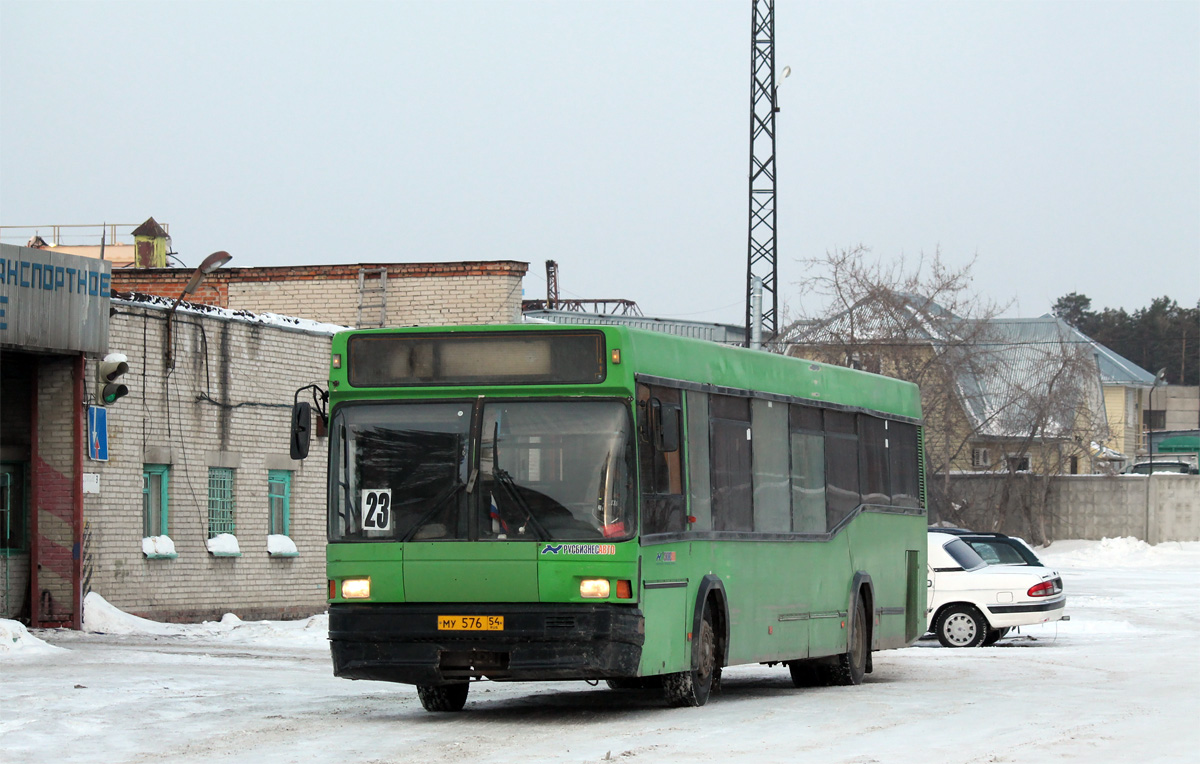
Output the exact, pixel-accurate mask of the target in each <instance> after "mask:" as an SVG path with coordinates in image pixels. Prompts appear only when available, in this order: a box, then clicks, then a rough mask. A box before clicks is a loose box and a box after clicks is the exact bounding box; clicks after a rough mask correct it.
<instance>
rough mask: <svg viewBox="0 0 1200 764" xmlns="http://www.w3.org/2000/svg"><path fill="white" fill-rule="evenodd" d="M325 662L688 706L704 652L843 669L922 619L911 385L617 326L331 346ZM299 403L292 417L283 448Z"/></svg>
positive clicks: (917, 415)
mask: <svg viewBox="0 0 1200 764" xmlns="http://www.w3.org/2000/svg"><path fill="white" fill-rule="evenodd" d="M329 386H330V387H329V390H328V394H327V398H326V397H325V396H324V394H317V395H314V400H315V401H316V403H317V404H318V406H320V404H321V403H322V401H324V400H327V403H328V415H327V416H326V415H325V414H324V412H322V413H321V416H322V417H323V421H325V422H327V423H328V437H329V483H328V485H329V496H328V508H329V515H328V523H329V524H328V533H329V544H328V547H327V570H328V580H329V581H328V582H329V638H330V645H331V651H332V656H333V666H334V673H335V674H336V675H337V676H342V677H348V678H351V679H374V680H384V681H393V682H405V683H409V684H414V685H416V686H417V690H418V694H419V696H420V700H421V703H422V705H423V706H424V707H425V708H426V709H428V710H430V711H458V710H460V709H461V708H462V707H463V705H464V703H465V702H466V698H467V692H468V688H469V687H470V682H471V681H473V680H480V679H484V678H486V679H490V680H493V681H526V680H558V679H564V680H566V679H571V680H589V681H595V680H601V679H603V680H607V682H608V684H609V685H610V686H612V687H614V688H618V689H622V688H647V689H649V688H660V689H661V690H662V691H663V692H664V694H665V696H666V699H667V701H668V702H669V703H671V704H673V705H681V706H688V705H690V706H699V705H702V704H704V703H705V702H706V701H707V699H708V697H709V694H710V693H711V692H712V690H713V689H714V687H717V686H718V685H719V682H720V676H721V669H722V667H724V666H731V665H736V664H748V663H766V664H776V663H781V664H785V665H787V666H788V667H789V668H790V671H791V675H792V678H793V680H794V682H795V684H796V685H797V686H804V685H811V684H858V683H860V682H861V681H862V679H863V674H864V673H867V672H870V671H871V668H872V666H871V652H872V651H873V650H882V649H888V648H898V647H904V646H907V645H909V644H911V643H912V642H914V641H915V640H916V639H917V638H918V637H919V636H920V635H921V633H922V632H923V630H924V628H923V627H924V624H925V586H924V578H925V576H924V570H925V545H926V540H925V535H926V530H925V527H926V520H925V509H924V504H925V502H924V495H925V490H924V475H923V470H922V466H921V465H922V461H923V460H922V459H921V458H920V454H921V410H920V401H919V397H918V391H917V389H916V387H915V386H914V385H911V384H909V383H906V382H901V381H898V380H894V379H889V378H886V377H880V376H877V375H872V374H867V373H864V372H860V371H855V370H852V369H847V368H842V367H837V366H829V365H825V364H819V363H813V362H810V361H802V360H798V359H794V358H786V357H783V356H779V355H773V354H770V353H766V352H762V351H753V350H747V349H744V348H734V347H725V346H721V345H717V344H715V343H710V342H705V341H701V340H694V339H688V338H682V337H676V336H671V335H667V334H662V333H656V332H649V331H641V330H635V329H631V328H627V327H621V326H565V325H563V326H556V325H550V324H535V325H519V326H464V327H438V328H411V329H377V330H360V331H350V332H343V333H339V334H337V335H336V336H335V337H334V340H333V348H332V360H331V369H330V379H329ZM310 412H311V407H310V406H309V405H308V404H307V403H306V402H300V403H297V404H296V405H295V408H294V410H293V432H292V447H293V456H294V457H297V458H300V457H303V456H304V455H306V454H307V451H308V438H309V434H308V424H309V418H310Z"/></svg>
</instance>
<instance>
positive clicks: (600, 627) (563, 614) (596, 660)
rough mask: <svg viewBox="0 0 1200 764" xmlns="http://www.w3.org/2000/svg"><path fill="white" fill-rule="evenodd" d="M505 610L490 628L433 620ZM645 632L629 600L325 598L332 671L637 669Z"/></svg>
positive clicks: (514, 674) (426, 673)
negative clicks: (331, 601)
mask: <svg viewBox="0 0 1200 764" xmlns="http://www.w3.org/2000/svg"><path fill="white" fill-rule="evenodd" d="M450 616H479V617H481V618H486V617H487V616H502V617H503V618H504V627H503V629H502V630H496V631H450V630H445V629H439V628H438V623H439V618H441V619H445V618H447V617H450ZM644 641H645V622H644V619H643V617H642V612H641V611H640V610H638V609H637V608H636V607H633V606H630V605H624V606H622V605H576V604H537V603H530V604H489V605H463V604H461V603H454V604H446V605H436V604H433V605H431V604H427V603H420V604H393V605H342V604H336V605H330V607H329V645H330V651H331V653H332V655H333V673H334V675H335V676H340V677H346V678H348V679H376V680H381V681H387V682H405V683H408V684H424V685H429V684H443V683H446V682H453V681H460V680H462V679H471V678H475V679H477V678H481V677H487V678H489V679H493V680H511V681H526V680H547V679H605V678H617V677H631V676H636V675H637V670H638V663H639V662H640V660H641V656H642V644H643V643H644Z"/></svg>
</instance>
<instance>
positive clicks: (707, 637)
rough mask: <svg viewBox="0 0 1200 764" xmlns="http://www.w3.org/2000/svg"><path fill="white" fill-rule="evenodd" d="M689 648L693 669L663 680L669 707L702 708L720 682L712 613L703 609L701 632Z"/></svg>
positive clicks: (706, 608) (667, 676)
mask: <svg viewBox="0 0 1200 764" xmlns="http://www.w3.org/2000/svg"><path fill="white" fill-rule="evenodd" d="M696 636H697V639H696V642H695V644H694V645H693V646H692V670H691V671H681V672H679V673H678V674H667V675H666V676H664V677H663V690H664V691H665V693H666V696H667V702H668V703H670V704H671V705H672V706H702V705H704V704H705V703H707V702H708V696H709V693H710V692H712V687H713V684H714V683H716V682H717V681H720V679H719V677H720V675H721V667H720V666H718V665H717V638H716V631H715V630H714V629H713V617H712V611H711V610H709V609H708V607H705V608H704V617H703V618H702V619H701V621H700V633H699V634H698V635H696Z"/></svg>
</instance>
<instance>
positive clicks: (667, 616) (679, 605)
mask: <svg viewBox="0 0 1200 764" xmlns="http://www.w3.org/2000/svg"><path fill="white" fill-rule="evenodd" d="M651 549H653V547H651ZM655 554H663V553H657V552H656V553H654V554H650V553H646V554H644V555H643V559H653V558H654V556H655ZM671 554H674V553H673V552H672V553H671ZM646 568H647V569H651V570H652V569H653V563H650V564H649V565H647V566H646ZM687 593H688V582H687V580H686V579H683V580H671V579H659V580H650V579H647V580H646V581H645V582H644V583H643V585H642V612H643V613H645V616H646V642H645V643H644V644H643V646H642V664H641V669H640V672H639V673H641V674H642V675H643V676H651V675H655V674H666V673H672V672H676V671H683V670H685V669H687V668H688V667H689V665H690V663H689V661H690V656H689V655H688V649H687V648H688V645H689V644H690V642H689V639H688V637H689V635H688V631H689V630H690V627H689V626H687V610H688V608H687Z"/></svg>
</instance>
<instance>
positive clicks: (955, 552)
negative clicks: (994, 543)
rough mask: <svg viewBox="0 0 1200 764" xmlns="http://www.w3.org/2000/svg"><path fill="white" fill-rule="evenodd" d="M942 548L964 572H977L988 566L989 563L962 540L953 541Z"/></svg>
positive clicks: (955, 539)
mask: <svg viewBox="0 0 1200 764" xmlns="http://www.w3.org/2000/svg"><path fill="white" fill-rule="evenodd" d="M942 548H943V549H945V550H946V553H947V554H949V555H950V556H951V557H952V558H953V559H954V561H955V562H957V563H958V564H959V565H961V566H962V569H963V570H977V569H979V568H982V567H986V566H987V562H986V561H985V560H984V559H983V558H982V557H980V556H979V554H978V553H977V552H976V551H975V550H974V549H972V548H971V547H970V546H969V545H968V544H967V542H965V541H963V540H962V539H960V538H954V539H951V540H950V541H949V542H948V543H946V544H943V545H942Z"/></svg>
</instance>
